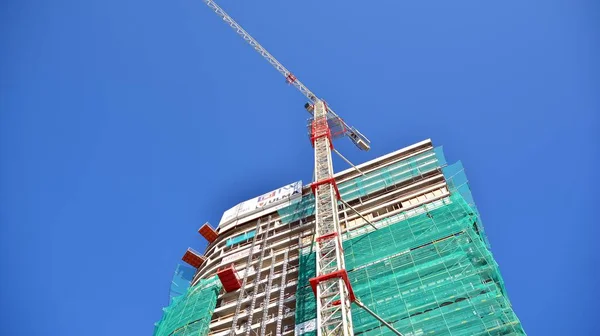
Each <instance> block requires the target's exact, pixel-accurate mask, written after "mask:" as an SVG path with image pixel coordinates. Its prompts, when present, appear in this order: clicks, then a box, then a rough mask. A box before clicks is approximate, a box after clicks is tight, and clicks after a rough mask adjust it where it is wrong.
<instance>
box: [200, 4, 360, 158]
mask: <svg viewBox="0 0 600 336" xmlns="http://www.w3.org/2000/svg"><path fill="white" fill-rule="evenodd" d="M204 2H205V3H206V5H207V6H208V7H210V8H211V9H212V10H213V11H214V12H215V13H217V15H219V16H220V17H221V18H222V19H223V21H225V22H226V23H227V24H228V25H229V26H230V27H231V28H232V29H233V30H235V32H236V33H237V34H238V35H239V36H241V37H242V38H243V39H244V41H246V42H248V44H249V45H250V46H252V48H254V50H256V52H258V53H259V54H260V55H261V56H262V57H263V58H264V59H266V60H267V62H269V63H270V64H271V65H272V66H273V67H274V68H275V69H276V70H277V71H278V72H279V73H280V74H282V75H283V77H285V80H286V81H287V82H288V83H289V84H292V85H293V86H295V87H296V88H297V89H298V90H299V91H300V93H302V94H303V95H304V96H305V97H306V98H307V99H308V100H309V102H310V103H311V104H315V103H316V102H317V101H319V100H321V99H319V98H318V97H317V96H316V95H315V94H314V93H313V92H312V91H310V90H309V89H308V88H307V87H306V85H304V84H302V82H301V81H300V80H299V79H298V78H297V77H296V76H295V75H294V74H292V73H291V72H290V71H289V70H288V69H286V67H284V66H283V64H281V63H280V62H279V61H278V60H277V59H276V58H275V57H273V55H271V53H269V52H268V51H267V49H265V48H264V47H263V46H262V45H260V43H258V41H256V40H255V39H254V38H253V37H252V36H251V35H250V34H248V32H247V31H246V30H245V29H244V28H242V26H240V25H239V24H238V23H237V22H235V20H234V19H233V18H232V17H231V16H229V14H227V13H226V12H225V11H224V10H223V9H222V8H221V7H219V5H217V4H216V3H215V2H214V1H213V0H204ZM326 108H327V112H328V116H327V117H328V119H330V120H335V122H334V123H335V124H337V125H339V128H340V129H341V130H342V131H341V132H340V133H341V134H343V135H347V136H348V138H350V140H351V141H352V142H353V143H354V144H355V145H356V146H357V147H358V148H359V149H361V150H366V151H368V150H369V149H370V148H371V147H370V141H369V139H367V137H365V136H364V135H362V134H361V133H360V132H359V131H358V130H356V129H355V128H354V127H350V126H348V124H346V122H345V121H344V120H343V119H342V118H340V117H339V116H338V115H337V114H336V113H335V112H334V111H333V110H332V109H331V107H329V105H327V106H326ZM312 110H314V108H311V109H309V112H310V113H311V114H312V113H313V112H312Z"/></svg>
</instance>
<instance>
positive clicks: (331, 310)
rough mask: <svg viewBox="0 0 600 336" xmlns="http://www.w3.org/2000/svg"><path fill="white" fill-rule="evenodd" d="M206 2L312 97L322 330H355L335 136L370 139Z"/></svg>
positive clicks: (321, 334) (359, 142) (346, 334)
mask: <svg viewBox="0 0 600 336" xmlns="http://www.w3.org/2000/svg"><path fill="white" fill-rule="evenodd" d="M204 2H205V3H206V4H207V5H208V7H210V8H211V9H213V10H214V11H215V13H217V14H218V15H219V16H220V17H221V18H222V19H223V21H225V22H226V23H227V24H228V25H229V26H230V27H231V28H233V29H234V30H235V31H236V33H237V34H238V35H240V36H241V37H242V38H243V39H244V40H245V41H246V42H248V44H250V46H252V47H253V48H254V50H256V51H257V52H258V53H259V54H260V55H261V56H263V57H264V58H265V59H266V60H267V61H268V62H269V63H271V64H272V65H273V67H275V69H276V70H277V71H279V73H281V74H282V75H283V76H284V77H285V79H286V81H287V82H288V83H289V84H291V85H293V86H295V87H296V88H297V89H298V90H299V91H300V92H301V93H302V94H304V96H306V98H307V99H308V100H309V103H308V104H307V105H306V108H307V110H308V111H309V112H310V113H311V114H312V115H313V118H312V120H311V124H310V125H309V128H310V138H311V142H312V145H313V147H314V160H315V161H314V164H315V180H314V181H313V183H312V184H311V188H312V191H313V193H314V195H315V235H316V238H315V241H316V268H317V269H316V276H315V277H314V278H312V279H310V285H311V287H312V289H313V291H314V293H315V296H316V298H317V335H318V336H333V335H341V336H352V335H353V330H352V317H351V314H350V306H351V303H352V302H353V301H354V300H355V297H354V294H353V291H352V287H351V285H350V281H349V279H348V273H347V271H346V269H345V266H344V254H343V250H342V236H341V229H340V224H339V217H338V200H339V199H340V193H339V191H338V188H337V185H336V183H335V179H334V178H333V165H332V159H331V152H332V149H333V143H332V140H333V138H336V137H339V136H344V135H346V136H348V137H349V138H350V140H352V142H353V143H354V144H355V145H356V146H357V147H358V148H360V149H362V150H369V148H370V147H369V140H368V139H367V138H366V137H364V136H363V135H362V134H360V132H358V131H357V130H356V129H354V128H352V127H350V126H348V125H347V124H346V123H345V121H343V120H342V119H341V118H340V117H339V116H338V115H337V114H336V113H335V112H333V110H332V109H331V108H330V107H329V106H328V105H327V104H326V103H325V101H323V100H322V99H319V98H318V97H317V96H316V95H315V94H314V93H312V92H311V91H310V90H309V89H308V88H307V87H306V86H305V85H304V84H302V82H300V80H298V78H296V76H294V75H293V74H292V73H291V72H290V71H288V70H287V69H286V68H285V67H284V66H283V65H282V64H281V63H279V61H277V59H275V57H273V55H271V54H270V53H269V52H268V51H267V50H266V49H265V48H263V47H262V46H261V45H260V44H259V43H258V42H257V41H256V40H255V39H254V38H252V36H250V34H248V33H247V32H246V31H245V30H244V29H243V28H242V27H241V26H240V25H239V24H238V23H237V22H235V20H233V19H232V18H231V17H230V16H229V15H228V14H227V13H226V12H225V11H223V9H221V7H219V6H218V5H217V4H216V3H215V2H214V1H212V0H204ZM235 327H236V326H233V327H232V331H231V335H232V336H233V335H235Z"/></svg>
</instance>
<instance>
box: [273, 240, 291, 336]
mask: <svg viewBox="0 0 600 336" xmlns="http://www.w3.org/2000/svg"><path fill="white" fill-rule="evenodd" d="M287 265H288V250H286V251H285V253H284V254H283V265H282V267H283V269H282V271H281V280H280V282H279V302H278V303H277V328H275V336H281V322H282V321H283V300H284V299H285V287H286V286H285V278H286V275H287Z"/></svg>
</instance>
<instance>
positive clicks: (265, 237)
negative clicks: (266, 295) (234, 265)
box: [246, 216, 273, 336]
mask: <svg viewBox="0 0 600 336" xmlns="http://www.w3.org/2000/svg"><path fill="white" fill-rule="evenodd" d="M270 229H271V216H269V219H268V223H267V228H266V229H265V231H264V233H263V234H262V239H263V241H262V245H261V248H260V258H259V259H258V266H257V268H256V276H255V277H254V287H253V288H252V300H251V301H250V308H249V309H248V322H246V336H250V331H252V319H253V317H254V308H255V307H256V292H257V291H258V284H259V283H260V272H261V271H262V267H263V259H264V257H265V250H266V249H267V240H268V239H269V230H270ZM271 253H273V250H271ZM248 267H249V266H248Z"/></svg>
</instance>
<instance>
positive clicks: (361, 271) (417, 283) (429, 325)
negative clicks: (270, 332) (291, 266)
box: [296, 193, 524, 335]
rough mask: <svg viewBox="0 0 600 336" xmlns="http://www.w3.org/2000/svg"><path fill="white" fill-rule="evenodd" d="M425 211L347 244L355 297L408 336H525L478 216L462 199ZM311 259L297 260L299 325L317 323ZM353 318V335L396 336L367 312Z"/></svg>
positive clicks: (356, 313) (357, 312)
mask: <svg viewBox="0 0 600 336" xmlns="http://www.w3.org/2000/svg"><path fill="white" fill-rule="evenodd" d="M423 208H424V213H421V214H419V215H416V216H413V217H409V218H405V217H402V216H399V217H398V218H402V220H400V221H399V222H396V223H392V224H390V225H388V226H386V227H384V228H381V229H379V230H377V231H372V232H370V233H368V234H365V235H362V236H358V237H355V238H352V239H350V240H347V241H345V242H344V244H343V246H344V250H345V255H346V265H347V267H348V273H349V277H350V281H351V283H352V287H353V289H354V292H355V294H356V296H357V297H358V298H360V300H361V301H362V302H364V303H365V304H366V305H367V306H368V307H369V308H371V309H372V310H373V311H375V313H376V314H377V315H379V316H381V317H382V318H383V319H385V320H386V321H388V322H389V323H390V324H392V325H393V326H394V328H396V329H398V330H399V331H400V332H402V333H403V334H404V335H430V334H434V335H437V334H449V335H480V334H481V335H524V331H523V329H522V327H521V325H520V322H519V320H518V318H517V317H516V315H515V314H514V312H513V310H512V307H511V305H510V302H509V301H508V299H507V296H506V290H505V288H504V283H503V281H502V278H501V276H500V273H499V270H498V265H497V264H496V262H495V261H494V259H493V257H492V254H491V252H490V251H489V249H488V248H487V246H486V241H485V239H484V238H483V230H482V229H481V221H480V220H479V217H478V215H477V214H476V212H475V211H473V209H472V208H471V207H470V206H469V205H468V203H467V202H466V201H465V200H464V198H463V196H462V195H461V194H459V193H457V194H454V195H452V196H450V197H449V198H447V199H445V200H444V206H442V207H438V208H436V209H431V210H428V209H427V205H425V206H423ZM314 260H315V257H314V253H312V252H311V251H308V253H306V254H303V255H302V256H301V258H300V274H301V279H299V284H298V289H297V300H298V301H297V306H296V325H298V324H300V323H302V322H306V321H310V320H311V319H314V318H315V317H316V302H315V299H314V297H313V296H312V293H311V290H310V287H309V286H307V285H308V284H307V282H306V278H310V276H311V273H314V262H315V261H314ZM352 317H353V324H354V333H355V334H356V335H391V334H392V332H391V331H390V330H389V329H387V328H385V327H383V326H382V325H381V323H379V321H377V320H375V319H374V318H373V317H372V316H370V315H369V314H368V313H367V312H365V311H363V310H354V311H353V314H352ZM312 333H314V332H308V333H305V334H306V335H310V334H312Z"/></svg>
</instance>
